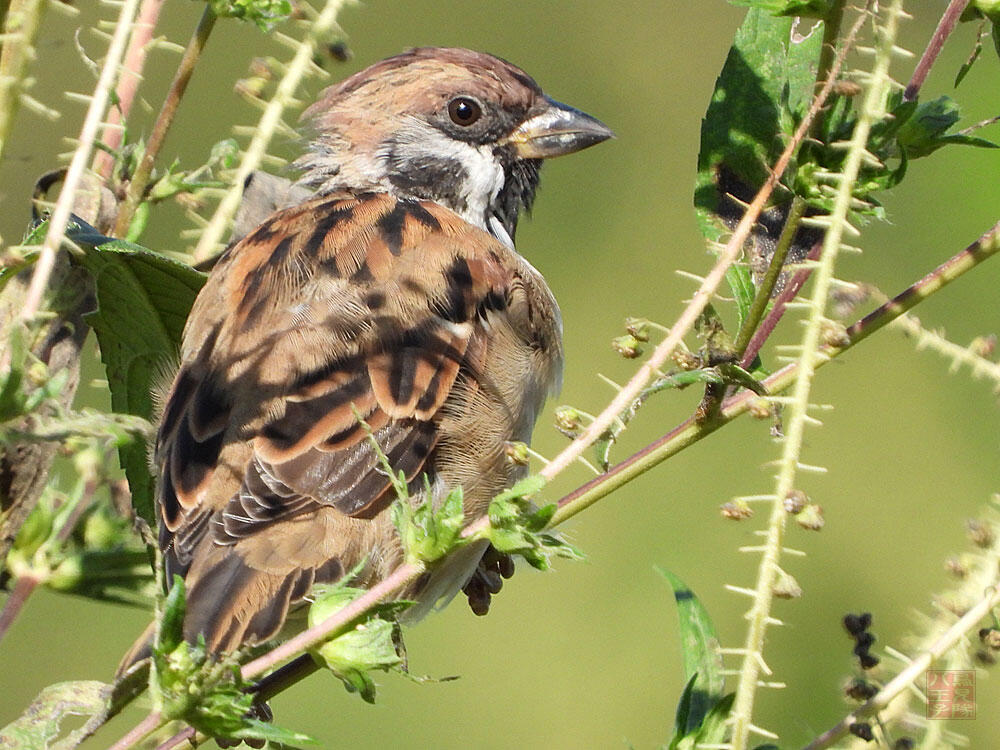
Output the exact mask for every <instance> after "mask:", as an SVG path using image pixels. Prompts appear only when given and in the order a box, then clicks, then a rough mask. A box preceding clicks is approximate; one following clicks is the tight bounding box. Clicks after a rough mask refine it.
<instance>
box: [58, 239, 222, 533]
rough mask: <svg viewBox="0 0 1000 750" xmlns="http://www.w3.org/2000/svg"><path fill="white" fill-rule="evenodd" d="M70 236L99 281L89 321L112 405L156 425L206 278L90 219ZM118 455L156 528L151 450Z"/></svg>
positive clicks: (136, 501)
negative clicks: (159, 397)
mask: <svg viewBox="0 0 1000 750" xmlns="http://www.w3.org/2000/svg"><path fill="white" fill-rule="evenodd" d="M68 236H69V237H70V239H72V240H73V241H74V242H75V243H76V244H77V245H78V246H80V247H81V248H82V249H83V251H84V252H83V254H82V255H80V256H79V257H77V258H76V262H77V263H79V264H80V265H81V266H83V267H84V268H85V269H87V271H89V272H90V274H91V276H92V277H93V279H94V284H95V290H96V295H97V310H96V311H94V312H93V313H90V314H89V315H88V316H87V322H88V323H89V324H90V325H91V326H92V327H93V328H94V332H95V333H96V334H97V341H98V343H99V344H100V349H101V359H102V361H103V362H104V366H105V368H106V372H107V377H108V385H109V387H110V389H111V407H112V409H114V411H116V412H118V413H125V414H133V415H136V416H139V417H143V418H144V419H149V420H152V419H153V418H154V413H153V412H154V409H153V396H152V394H153V392H154V390H155V387H156V386H157V385H158V380H159V379H161V378H162V374H163V373H164V372H167V371H168V368H169V365H170V363H171V362H172V361H173V359H174V358H175V357H176V355H177V350H178V348H179V346H180V340H181V333H182V332H183V330H184V322H185V321H186V320H187V315H188V312H189V311H190V309H191V305H192V304H194V298H195V296H197V294H198V291H199V290H200V289H201V287H202V285H203V284H204V281H205V276H204V274H201V273H199V272H198V271H195V270H194V269H192V268H190V267H189V266H186V265H184V264H183V263H178V262H176V261H173V260H170V259H169V258H166V257H164V256H162V255H158V254H156V253H153V252H151V251H149V250H146V249H145V248H142V247H139V246H138V245H133V244H131V243H128V242H123V241H120V240H112V239H109V238H108V237H105V236H103V235H101V234H100V233H99V232H97V231H96V230H95V229H94V228H93V227H91V226H90V225H88V224H86V223H85V222H77V223H76V224H75V225H74V227H73V228H72V230H71V231H70V232H68ZM119 456H120V458H121V463H122V467H123V468H124V469H125V474H126V476H127V477H128V481H129V487H130V488H131V491H132V504H133V507H134V508H135V509H136V512H137V513H138V514H139V515H140V516H141V517H142V518H144V519H145V520H146V521H147V522H148V523H149V524H150V525H155V515H154V511H153V480H152V477H151V475H150V473H149V464H148V462H147V453H146V446H145V445H143V444H141V443H130V444H128V445H124V446H122V447H121V448H120V450H119Z"/></svg>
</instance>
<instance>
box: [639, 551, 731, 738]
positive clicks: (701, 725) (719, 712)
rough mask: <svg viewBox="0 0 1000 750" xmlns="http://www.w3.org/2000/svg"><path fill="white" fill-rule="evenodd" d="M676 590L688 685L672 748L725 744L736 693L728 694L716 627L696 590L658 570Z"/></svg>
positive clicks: (678, 707)
mask: <svg viewBox="0 0 1000 750" xmlns="http://www.w3.org/2000/svg"><path fill="white" fill-rule="evenodd" d="M658 570H659V573H660V575H662V576H663V577H664V578H665V579H666V580H667V582H668V583H669V584H670V587H671V588H672V589H673V592H674V599H675V600H676V601H677V615H678V617H679V618H680V632H681V653H682V655H683V658H684V675H685V677H686V678H687V684H686V685H685V687H684V692H683V693H682V694H681V697H680V700H679V701H678V704H677V715H676V719H675V722H674V736H673V738H672V739H671V741H670V744H669V745H668V748H669V750H688V749H693V748H695V747H698V746H699V745H702V744H717V743H721V742H722V741H723V740H724V738H725V721H726V717H727V716H728V715H729V710H730V708H731V707H732V702H733V698H734V697H735V696H734V695H732V694H730V695H724V694H723V690H724V687H725V678H724V677H723V672H722V652H721V648H720V644H719V637H718V635H717V634H716V632H715V626H714V625H713V624H712V620H711V618H710V617H709V615H708V611H707V610H706V609H705V607H704V605H702V603H701V602H700V601H699V600H698V597H696V596H695V594H694V592H693V591H691V589H690V588H688V586H687V585H686V584H685V583H684V582H683V581H682V580H681V579H680V578H678V577H677V576H675V575H674V574H673V573H671V572H669V571H667V570H662V569H658Z"/></svg>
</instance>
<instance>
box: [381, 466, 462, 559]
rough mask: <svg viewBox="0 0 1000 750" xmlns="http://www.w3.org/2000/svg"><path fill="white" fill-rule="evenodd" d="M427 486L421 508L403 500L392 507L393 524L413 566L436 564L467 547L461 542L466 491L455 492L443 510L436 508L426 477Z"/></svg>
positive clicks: (445, 500) (422, 496) (448, 496)
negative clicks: (463, 496) (457, 549)
mask: <svg viewBox="0 0 1000 750" xmlns="http://www.w3.org/2000/svg"><path fill="white" fill-rule="evenodd" d="M424 485H425V487H424V492H423V494H422V495H421V500H420V502H419V503H418V504H417V505H415V506H414V505H413V504H412V502H411V501H410V500H409V499H408V498H400V499H398V500H397V501H396V502H395V503H394V504H393V506H392V523H393V524H394V525H395V527H396V530H397V531H398V532H399V538H400V540H401V541H402V543H403V550H404V552H405V553H406V560H407V562H411V563H416V562H421V563H432V562H434V561H435V560H439V559H441V558H442V557H444V556H445V555H447V554H448V553H449V552H451V551H452V550H454V549H456V548H457V547H460V546H461V545H462V544H463V543H464V542H463V540H462V538H461V534H462V527H463V526H464V524H465V515H464V512H463V507H462V488H461V487H456V488H454V489H453V490H451V492H449V493H448V494H447V496H445V498H444V501H443V502H442V503H441V505H440V507H437V508H435V507H434V495H433V493H432V492H431V487H430V483H429V482H428V481H427V478H426V475H424Z"/></svg>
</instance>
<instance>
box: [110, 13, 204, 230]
mask: <svg viewBox="0 0 1000 750" xmlns="http://www.w3.org/2000/svg"><path fill="white" fill-rule="evenodd" d="M216 18H217V16H216V15H215V11H213V10H212V6H211V5H210V4H209V5H206V6H205V10H204V11H203V12H202V14H201V18H200V19H199V20H198V25H197V26H196V27H195V30H194V34H192V36H191V40H190V41H189V42H188V45H187V47H186V48H185V49H184V55H183V57H181V62H180V65H179V66H178V68H177V73H176V74H175V75H174V80H173V81H172V82H171V84H170V90H169V91H168V92H167V98H166V99H165V100H164V102H163V108H162V109H161V110H160V114H159V115H158V116H157V118H156V122H155V123H154V124H153V130H152V132H150V134H149V141H148V142H147V143H146V148H145V150H144V151H143V154H142V160H141V161H140V162H139V166H138V167H136V170H135V174H134V175H132V179H131V180H130V181H129V186H128V194H127V195H126V196H125V201H124V202H123V203H122V205H121V207H120V208H119V209H118V218H117V220H116V221H115V228H114V232H113V233H112V234H113V236H115V237H125V236H126V235H127V234H128V229H129V225H130V224H131V223H132V217H133V216H135V212H136V209H138V208H139V204H140V203H141V202H142V198H143V195H145V193H146V187H147V186H148V185H149V179H150V177H151V176H152V174H153V165H154V164H155V163H156V157H157V156H158V155H159V153H160V149H161V148H162V147H163V142H164V140H166V137H167V132H168V131H169V130H170V126H171V125H172V124H173V122H174V116H175V115H176V114H177V107H178V106H180V103H181V99H182V98H183V97H184V92H185V91H186V90H187V86H188V83H189V82H190V81H191V76H192V75H193V74H194V68H195V65H197V64H198V60H199V59H200V58H201V53H202V51H203V50H204V49H205V45H206V44H207V43H208V37H209V36H210V35H211V33H212V28H213V27H214V26H215V19H216Z"/></svg>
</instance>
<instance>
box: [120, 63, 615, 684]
mask: <svg viewBox="0 0 1000 750" xmlns="http://www.w3.org/2000/svg"><path fill="white" fill-rule="evenodd" d="M303 118H304V120H305V121H306V122H307V123H308V124H309V126H310V128H311V130H312V132H313V137H312V140H311V142H310V143H309V146H308V150H307V152H306V153H305V155H304V156H302V157H301V158H300V159H298V160H297V161H296V162H295V165H294V166H295V167H296V168H297V169H299V170H301V174H302V176H301V179H300V180H299V182H298V186H300V187H304V188H307V189H308V195H309V197H308V199H306V200H304V201H302V202H301V203H299V204H298V205H294V206H292V207H289V208H285V209H283V210H280V211H277V212H276V213H274V214H272V215H271V216H270V217H269V218H267V219H266V220H265V221H264V222H263V223H262V224H260V226H258V227H257V228H256V229H254V230H253V231H251V232H249V234H247V235H246V236H244V237H243V238H242V239H241V240H239V241H238V242H236V243H235V244H233V245H232V246H231V247H230V248H229V249H228V250H227V251H225V252H224V253H223V255H222V256H220V258H219V261H218V263H217V264H216V265H215V267H214V268H213V270H212V272H211V274H210V275H209V277H208V280H207V282H206V284H205V286H204V288H203V289H202V291H201V293H200V294H199V295H198V297H197V300H196V301H195V303H194V306H193V308H192V310H191V313H190V317H189V318H188V321H187V324H186V327H185V329H184V335H183V341H182V345H181V350H180V366H179V369H178V371H177V374H176V376H175V378H174V380H173V384H172V385H171V387H170V389H169V394H168V396H167V398H166V401H165V404H164V408H163V414H162V419H161V421H160V425H159V429H158V434H157V437H156V443H155V449H154V454H153V463H154V466H155V471H156V473H157V476H158V482H157V490H156V493H157V496H156V500H157V507H158V513H159V546H160V548H161V550H162V553H163V559H164V566H165V572H166V581H167V585H169V582H170V581H171V580H173V578H174V576H175V575H180V576H181V577H182V578H183V579H184V582H185V589H186V614H185V619H184V635H185V638H187V639H189V640H191V641H194V640H196V639H197V638H198V637H199V636H203V637H204V639H205V643H206V645H207V646H208V648H209V650H210V651H211V652H214V653H223V652H229V651H233V650H235V649H237V648H239V647H240V646H242V645H245V644H258V643H262V642H265V641H268V640H270V639H273V638H274V637H275V636H276V635H277V634H278V633H279V631H280V630H281V629H282V626H283V624H284V623H285V620H286V618H287V617H288V613H289V611H290V609H293V608H295V606H296V605H297V604H299V603H301V602H303V601H304V600H305V599H306V598H307V596H308V594H309V591H310V589H311V588H312V587H313V585H314V584H319V583H329V582H334V581H337V580H338V579H340V578H341V577H342V576H344V575H346V574H348V573H350V572H352V571H358V572H356V573H355V576H356V578H355V580H354V583H355V585H361V586H370V585H372V584H374V583H375V582H377V581H379V580H380V579H382V578H383V577H385V576H386V575H387V574H388V573H389V572H391V571H392V570H393V569H394V568H395V567H397V566H398V565H399V564H401V562H402V561H403V550H402V547H401V545H400V541H399V537H398V534H397V531H396V529H395V528H394V526H393V523H392V521H391V518H390V511H389V508H390V506H391V504H392V503H393V502H394V501H395V499H396V494H395V492H394V490H393V488H392V486H391V484H390V482H389V480H388V478H387V476H386V472H385V470H384V469H383V466H382V463H381V461H380V457H379V455H378V453H377V451H375V450H374V448H373V446H372V443H371V441H370V438H369V436H368V430H371V432H372V433H373V437H374V440H376V441H377V443H378V445H379V447H380V448H381V451H382V452H383V453H384V454H385V456H386V457H387V458H388V461H389V463H390V464H391V465H392V467H393V469H394V471H395V473H397V474H398V473H399V472H403V474H404V475H405V477H406V479H407V481H408V482H409V491H410V494H411V499H412V501H413V502H418V501H420V500H421V499H424V495H425V493H426V492H428V491H429V492H430V494H431V496H432V500H433V501H435V502H438V501H440V500H443V498H444V497H445V496H446V495H447V494H448V493H449V491H450V490H451V489H452V488H455V487H458V486H461V487H462V488H463V491H464V506H463V510H464V515H465V519H466V521H471V520H473V519H476V518H478V517H480V516H482V515H484V514H485V513H486V512H487V507H488V505H489V502H490V500H491V499H492V498H493V497H494V496H495V495H496V494H497V493H499V492H501V491H502V490H503V489H505V488H507V487H509V486H511V485H512V484H513V483H514V482H515V481H517V480H518V479H519V478H521V477H522V476H523V475H524V472H525V470H524V468H523V467H520V466H517V465H514V464H513V463H512V462H511V461H509V460H508V457H507V456H508V451H507V447H508V444H509V443H510V441H523V442H528V441H529V439H530V436H531V431H532V428H533V426H534V423H535V420H536V418H537V417H538V414H539V411H540V409H541V408H542V404H543V402H544V400H545V398H546V396H547V395H548V394H549V393H551V392H552V391H553V390H555V389H556V388H557V387H558V384H559V381H560V375H561V367H562V345H561V329H562V324H561V319H560V314H559V308H558V306H557V304H556V301H555V299H554V297H553V295H552V292H551V291H550V290H549V288H548V286H547V285H546V283H545V280H544V279H543V278H542V276H541V274H540V273H539V272H538V271H537V270H535V268H534V267H532V265H531V264H530V263H528V261H526V260H525V259H524V258H523V257H521V256H520V255H519V254H518V253H517V251H516V250H515V249H514V235H515V230H516V228H517V222H518V216H519V215H520V214H521V213H522V212H526V211H528V210H529V209H530V208H531V205H532V202H533V200H534V197H535V191H536V188H537V186H538V181H539V168H540V166H541V162H542V160H543V159H546V158H549V157H553V156H560V155H563V154H569V153H572V152H575V151H579V150H580V149H583V148H587V147H588V146H591V145H594V144H596V143H599V142H601V141H604V140H606V139H608V138H610V137H611V136H612V131H611V130H610V129H608V127H607V126H605V125H604V124H602V123H601V122H599V121H598V120H596V119H595V118H593V117H591V116H589V115H587V114H584V113H583V112H580V111H578V110H576V109H574V108H572V107H569V106H566V105H564V104H560V103H559V102H556V101H554V100H552V99H550V98H549V97H547V96H546V95H545V94H544V93H543V92H542V90H541V88H539V86H538V84H537V83H535V81H534V80H533V79H532V78H531V77H530V76H528V75H527V74H526V73H525V72H524V71H522V70H520V69H519V68H517V67H515V66H514V65H512V64H510V63H509V62H507V61H505V60H502V59H500V58H497V57H493V56H491V55H488V54H484V53H480V52H473V51H470V50H467V49H450V48H419V49H412V50H410V51H407V52H404V53H403V54H400V55H397V56H395V57H391V58H388V59H386V60H382V61H381V62H378V63H376V64H374V65H372V66H371V67H369V68H367V69H366V70H363V71H361V72H359V73H357V74H355V75H353V76H351V77H349V78H347V79H346V80H344V81H343V82H341V83H340V84H337V85H334V86H332V87H330V88H328V89H326V90H325V91H324V92H322V94H321V95H320V97H319V99H318V101H317V102H316V103H315V104H313V105H312V106H311V107H310V108H309V109H308V110H307V111H306V112H305V113H304V115H303ZM362 420H363V423H362ZM488 552H492V550H487V549H486V545H485V543H478V544H473V545H469V546H467V547H464V548H462V549H461V550H459V551H458V553H457V554H455V555H451V556H449V557H448V558H446V559H445V560H444V561H442V564H439V565H437V566H435V567H432V568H431V569H430V570H429V571H428V573H426V574H425V576H424V577H422V578H421V579H420V580H418V581H417V582H416V583H415V584H414V585H413V586H412V587H411V588H410V589H409V590H406V591H403V592H402V593H401V596H403V597H405V598H407V599H413V600H415V601H416V602H417V604H416V605H415V607H414V608H413V609H414V614H413V615H412V616H413V617H419V616H420V614H422V613H423V612H426V611H427V610H428V609H429V608H430V607H432V606H433V605H434V604H435V603H436V602H438V601H439V600H441V599H442V598H445V597H448V596H451V595H453V594H454V593H456V592H457V591H458V590H459V589H460V588H461V587H462V586H463V585H466V583H467V581H469V579H470V576H472V575H473V573H475V572H476V569H477V565H478V564H479V563H480V561H481V560H482V559H483V558H484V554H485V553H488ZM485 565H486V566H487V568H488V570H487V573H489V572H494V573H495V571H496V570H498V569H499V570H501V571H503V572H505V573H506V572H509V571H506V570H505V565H504V563H503V562H502V561H501V562H499V563H498V562H497V556H496V555H495V554H493V555H490V554H486V561H485ZM487 579H488V576H487ZM485 585H486V588H487V589H489V584H488V583H487V584H485ZM473 588H475V587H473ZM481 588H482V587H480V589H481ZM482 593H483V592H482V591H481V590H480V593H479V595H480V598H481V597H482ZM485 596H486V602H487V604H488V598H489V594H488V593H486V595H485ZM148 654H149V637H148V636H147V637H146V640H145V641H142V639H140V642H139V643H137V645H136V646H135V647H134V648H133V650H132V652H131V653H130V655H128V656H127V657H126V659H125V661H124V662H123V668H125V667H127V666H128V665H129V664H131V663H134V662H135V661H137V660H138V659H141V658H142V657H143V656H146V655H148Z"/></svg>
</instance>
